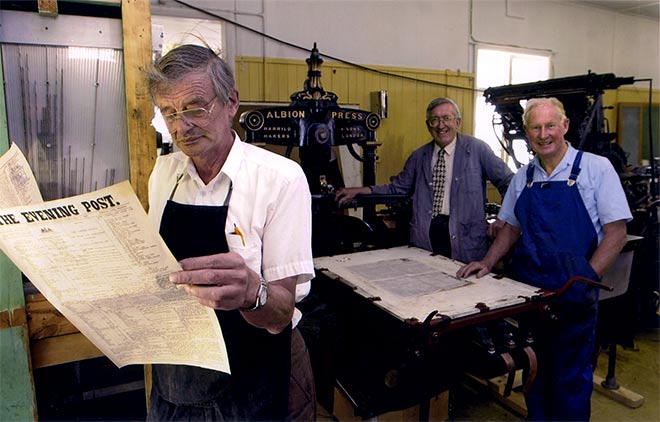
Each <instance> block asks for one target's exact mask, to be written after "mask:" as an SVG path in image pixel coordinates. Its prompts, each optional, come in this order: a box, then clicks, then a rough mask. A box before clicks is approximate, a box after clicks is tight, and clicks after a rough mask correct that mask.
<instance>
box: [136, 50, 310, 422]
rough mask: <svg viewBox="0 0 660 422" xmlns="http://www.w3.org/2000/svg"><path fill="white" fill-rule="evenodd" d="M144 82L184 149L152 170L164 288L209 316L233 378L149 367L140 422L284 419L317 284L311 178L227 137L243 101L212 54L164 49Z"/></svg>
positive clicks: (287, 162) (204, 371) (178, 368)
mask: <svg viewBox="0 0 660 422" xmlns="http://www.w3.org/2000/svg"><path fill="white" fill-rule="evenodd" d="M147 81H148V83H149V92H150V93H151V96H152V98H153V100H154V103H155V104H156V105H157V106H158V108H159V109H160V110H161V112H162V114H163V118H164V120H165V124H166V125H167V129H168V130H169V132H170V134H171V135H172V139H173V141H174V143H175V144H176V146H177V147H178V148H179V150H180V151H178V152H175V153H172V154H168V155H163V156H160V157H158V160H157V161H156V165H155V168H154V170H153V172H152V174H151V177H150V179H149V206H150V208H149V216H150V218H151V219H152V221H153V222H154V224H156V225H157V226H158V227H159V228H160V233H161V235H162V237H163V240H164V241H165V243H166V244H167V246H168V247H169V248H170V250H171V251H172V254H173V255H174V256H175V257H176V258H177V260H179V262H180V264H181V266H182V268H183V271H180V272H178V273H174V274H172V275H170V280H171V281H172V282H173V283H176V284H180V285H182V286H183V287H184V288H185V290H186V292H187V293H188V294H190V295H192V296H194V297H196V298H197V300H198V301H199V303H201V304H202V305H205V306H209V307H211V308H213V309H215V313H216V315H217V317H218V320H219V322H220V326H221V328H222V332H223V337H224V339H225V343H226V346H227V354H228V358H229V365H230V369H231V375H229V374H225V373H222V372H219V371H212V370H208V369H204V368H199V367H194V366H186V365H153V388H152V394H151V397H150V406H149V412H148V415H147V419H148V420H153V421H166V420H190V421H193V420H194V421H202V420H249V421H253V420H269V421H273V420H285V419H287V417H288V414H289V409H288V405H289V404H288V401H289V388H290V383H289V379H290V375H291V367H292V365H291V357H292V350H293V351H294V352H295V351H296V350H298V351H300V348H292V341H294V342H295V341H296V339H297V340H298V341H302V337H300V334H299V333H298V332H297V331H296V330H292V318H293V315H294V307H295V298H296V286H297V285H298V284H300V283H305V282H307V281H309V280H310V279H311V278H312V277H313V275H314V266H313V260H312V253H311V197H310V193H309V187H308V185H307V179H306V177H305V175H304V173H303V171H302V169H301V168H300V166H299V165H298V164H296V163H295V162H293V161H291V160H289V159H287V158H284V157H282V156H279V155H276V154H273V153H271V152H268V151H266V150H264V149H262V148H259V147H256V146H254V145H251V144H245V143H243V142H242V141H241V140H240V138H239V137H238V135H236V133H235V132H234V131H233V130H232V120H233V118H234V116H235V115H236V112H237V110H238V104H239V99H238V91H237V90H236V88H235V86H234V77H233V74H232V71H231V69H230V68H229V66H228V65H227V63H226V62H225V61H224V60H223V59H222V58H220V57H219V56H218V55H217V54H216V53H215V52H214V51H212V50H211V49H210V48H208V47H202V46H196V45H183V46H180V47H177V48H175V49H173V50H171V51H170V52H168V53H167V54H166V55H165V56H163V57H162V58H161V59H160V60H159V62H158V63H157V64H156V66H154V68H153V69H152V71H151V73H150V74H149V75H148V78H147ZM303 350H304V349H303ZM294 363H298V361H295V362H294ZM295 366H296V365H294V367H295ZM307 374H308V375H309V376H311V368H309V372H308V373H307ZM292 385H293V383H292ZM314 399H315V398H312V400H314ZM312 417H313V415H312Z"/></svg>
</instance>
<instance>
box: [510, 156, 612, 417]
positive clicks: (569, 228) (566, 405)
mask: <svg viewBox="0 0 660 422" xmlns="http://www.w3.org/2000/svg"><path fill="white" fill-rule="evenodd" d="M581 159H582V151H579V152H578V154H577V156H576V158H575V162H574V163H573V166H572V169H571V175H570V177H569V179H568V180H564V181H556V182H536V183H534V182H533V175H534V166H533V165H530V166H529V167H528V169H527V174H526V176H527V185H526V187H525V188H524V189H523V191H522V193H521V194H520V197H519V198H518V201H517V202H516V207H515V214H516V217H517V218H518V220H519V221H520V224H521V227H522V236H521V238H520V240H519V243H518V247H517V249H516V251H515V252H514V255H513V257H512V263H513V266H512V267H513V268H512V270H513V273H514V274H513V277H514V278H516V279H517V280H519V281H522V282H524V283H527V284H530V285H533V286H537V287H540V288H542V289H546V290H557V289H559V288H560V287H562V286H563V285H564V284H565V283H566V282H567V281H568V280H569V279H570V278H571V277H574V276H582V277H585V278H588V279H591V280H594V281H598V280H599V277H598V275H597V274H596V272H595V271H594V270H593V268H592V267H591V265H590V264H589V259H590V258H591V256H592V255H593V253H594V251H595V250H596V248H597V246H598V236H597V234H596V230H595V228H594V226H593V223H592V221H591V218H590V217H589V214H588V212H587V209H586V207H585V205H584V202H583V200H582V197H581V196H580V193H579V191H578V188H577V184H576V180H577V178H578V175H579V173H580V161H581ZM553 310H554V312H555V314H556V315H557V320H553V321H548V320H545V321H543V322H542V326H541V327H539V331H538V333H539V335H538V336H537V338H536V341H537V346H536V347H535V349H536V350H537V354H538V361H539V368H538V372H537V375H536V380H535V382H534V384H533V386H532V388H531V390H530V391H529V393H528V394H527V395H526V396H525V399H526V402H527V410H528V417H529V418H530V419H531V420H588V419H589V416H590V413H591V406H590V398H591V391H592V383H593V368H592V359H593V352H594V347H595V346H594V345H595V327H596V317H597V312H598V291H597V288H595V287H592V286H589V285H587V284H585V283H574V284H573V285H572V286H571V287H570V288H569V289H568V290H567V291H566V292H565V293H564V294H563V295H562V296H560V297H559V298H558V299H557V300H556V301H555V302H553Z"/></svg>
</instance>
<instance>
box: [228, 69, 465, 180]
mask: <svg viewBox="0 0 660 422" xmlns="http://www.w3.org/2000/svg"><path fill="white" fill-rule="evenodd" d="M370 68H373V69H376V70H378V71H380V72H384V73H389V74H395V75H400V76H403V78H402V77H397V76H391V75H385V74H382V73H376V72H371V71H368V70H364V69H359V68H356V67H353V66H349V65H346V64H343V63H335V62H329V61H326V62H324V63H323V66H322V67H321V72H322V77H321V83H322V85H323V89H325V90H326V91H330V92H334V93H335V94H337V96H338V97H339V100H338V101H339V104H340V105H349V104H350V105H355V106H357V107H358V108H360V109H362V110H371V92H373V91H381V90H385V91H387V93H388V117H387V118H386V119H383V121H382V123H381V126H380V128H379V129H378V130H377V132H376V133H377V135H376V136H377V139H378V141H379V142H381V143H382V145H381V146H380V147H379V148H378V157H379V159H378V164H377V169H376V180H377V183H387V182H388V181H389V177H390V176H392V175H394V174H397V173H398V172H399V171H401V169H402V168H403V164H404V162H405V160H406V158H407V157H408V155H410V153H411V152H412V151H413V150H415V149H416V148H418V147H419V146H421V145H423V144H424V143H426V142H428V141H430V140H431V137H430V135H429V133H428V131H427V130H426V125H425V123H424V120H425V112H426V106H427V105H428V103H429V101H431V100H432V99H433V98H435V97H450V98H452V99H453V100H454V101H456V103H457V104H458V105H459V107H460V108H461V112H462V114H463V123H462V129H461V131H462V132H464V133H468V134H471V133H472V130H473V120H474V91H473V87H474V76H473V75H472V74H468V73H458V72H453V71H448V70H438V71H432V70H428V69H425V70H424V69H409V68H398V67H380V66H378V67H376V66H370ZM408 78H409V79H408ZM306 79H307V63H305V61H304V60H299V61H298V60H283V59H263V58H253V57H237V58H236V83H237V86H238V89H239V91H240V97H241V101H242V102H247V101H250V102H285V103H288V102H289V101H290V99H289V96H290V95H291V94H292V93H294V92H297V91H302V90H303V84H304V82H305V80H306ZM423 81H429V82H431V83H427V82H423ZM443 84H444V85H451V86H454V87H460V88H453V87H447V86H443ZM463 87H464V88H466V89H462V88H463Z"/></svg>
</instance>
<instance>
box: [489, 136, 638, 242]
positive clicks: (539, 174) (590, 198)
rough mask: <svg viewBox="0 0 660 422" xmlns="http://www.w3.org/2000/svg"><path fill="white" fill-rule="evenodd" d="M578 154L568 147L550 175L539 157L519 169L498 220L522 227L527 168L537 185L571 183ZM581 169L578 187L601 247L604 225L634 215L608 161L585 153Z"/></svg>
mask: <svg viewBox="0 0 660 422" xmlns="http://www.w3.org/2000/svg"><path fill="white" fill-rule="evenodd" d="M577 152H578V151H577V150H576V149H575V148H573V147H572V146H571V145H570V144H568V151H566V154H565V155H564V158H562V160H561V162H560V163H559V165H558V166H557V168H555V170H554V171H553V172H552V174H550V175H548V174H546V172H545V170H543V167H541V163H540V161H539V159H538V157H535V158H534V159H533V160H532V161H531V162H530V163H529V164H528V165H526V166H525V167H523V168H521V169H520V170H518V172H517V173H516V174H515V175H514V176H513V179H512V180H511V184H510V185H509V189H508V191H507V193H506V195H505V196H504V200H503V201H502V208H501V209H500V213H499V215H498V218H499V219H500V220H504V221H506V222H507V223H509V224H511V225H512V226H515V227H520V222H519V221H518V219H517V218H516V216H515V213H514V209H515V206H516V202H517V201H518V198H519V197H520V193H521V192H522V190H523V189H524V188H525V184H526V183H527V180H526V177H527V176H526V175H527V167H529V166H530V165H534V166H535V168H534V183H536V182H555V181H562V180H568V177H569V176H570V175H571V167H572V166H573V161H574V160H575V156H576V155H577ZM580 168H581V169H582V170H581V171H580V175H579V176H578V178H577V183H576V184H577V187H578V191H579V192H580V196H581V197H582V201H583V202H584V206H585V208H586V209H587V213H589V217H590V218H591V222H592V223H593V225H594V228H595V229H596V233H597V234H598V243H599V244H600V242H601V240H603V225H605V224H608V223H612V222H614V221H618V220H626V222H628V221H630V220H632V214H631V213H630V207H629V206H628V201H627V200H626V195H625V193H624V192H623V187H622V186H621V180H620V179H619V176H618V175H617V173H616V171H615V170H614V167H612V164H611V163H610V162H609V160H608V159H607V158H605V157H602V156H600V155H596V154H591V153H589V152H585V153H584V154H583V156H582V161H581V163H580ZM567 230H570V228H567Z"/></svg>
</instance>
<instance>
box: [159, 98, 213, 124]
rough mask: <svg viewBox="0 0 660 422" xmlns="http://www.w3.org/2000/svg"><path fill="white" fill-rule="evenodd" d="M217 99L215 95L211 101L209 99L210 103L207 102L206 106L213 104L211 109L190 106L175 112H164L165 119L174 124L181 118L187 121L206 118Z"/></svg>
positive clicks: (166, 121)
mask: <svg viewBox="0 0 660 422" xmlns="http://www.w3.org/2000/svg"><path fill="white" fill-rule="evenodd" d="M215 99H216V97H213V98H212V99H211V101H209V102H208V104H206V107H208V105H209V104H211V108H209V109H207V108H206V107H195V108H189V109H187V110H183V111H176V112H174V113H168V114H163V119H164V120H165V123H167V124H173V123H174V122H176V121H177V120H179V119H183V120H185V121H187V122H190V121H197V122H199V121H203V120H206V119H207V118H208V117H209V116H210V115H211V113H212V112H213V107H215Z"/></svg>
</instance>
